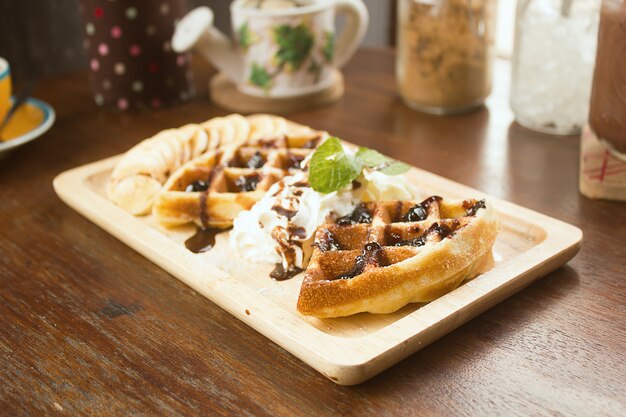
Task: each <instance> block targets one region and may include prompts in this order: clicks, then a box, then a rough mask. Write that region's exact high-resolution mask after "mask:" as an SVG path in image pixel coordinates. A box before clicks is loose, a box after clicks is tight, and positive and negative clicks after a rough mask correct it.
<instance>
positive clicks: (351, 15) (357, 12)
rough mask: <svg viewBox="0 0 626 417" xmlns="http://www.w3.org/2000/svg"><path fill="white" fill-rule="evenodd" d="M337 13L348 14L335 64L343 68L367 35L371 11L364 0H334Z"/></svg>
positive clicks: (338, 41) (340, 37) (336, 51)
mask: <svg viewBox="0 0 626 417" xmlns="http://www.w3.org/2000/svg"><path fill="white" fill-rule="evenodd" d="M334 5H335V11H336V14H337V15H342V14H343V15H346V17H347V21H346V27H345V28H344V29H343V31H342V32H341V34H340V35H339V38H338V39H337V46H336V48H335V59H334V62H333V64H334V65H335V66H336V67H337V68H341V67H343V66H344V65H346V63H347V62H348V61H349V60H350V58H352V55H354V53H355V52H356V49H357V48H358V46H359V44H360V43H361V41H362V40H363V36H365V30H366V29H367V25H368V24H369V13H368V11H367V7H365V4H363V1H362V0H334Z"/></svg>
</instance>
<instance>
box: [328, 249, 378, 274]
mask: <svg viewBox="0 0 626 417" xmlns="http://www.w3.org/2000/svg"><path fill="white" fill-rule="evenodd" d="M367 265H374V266H387V265H388V262H387V260H386V259H385V258H384V253H383V248H382V247H381V246H380V245H379V244H378V243H376V242H370V243H368V244H366V245H365V246H364V247H363V250H362V251H361V254H360V255H358V256H357V257H356V260H355V263H354V266H353V267H352V269H351V270H349V271H348V272H346V273H344V274H341V275H339V276H337V277H336V278H335V279H351V278H354V277H356V276H357V275H361V274H362V273H363V271H364V270H365V267H366V266H367Z"/></svg>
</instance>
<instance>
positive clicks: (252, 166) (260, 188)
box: [153, 130, 322, 228]
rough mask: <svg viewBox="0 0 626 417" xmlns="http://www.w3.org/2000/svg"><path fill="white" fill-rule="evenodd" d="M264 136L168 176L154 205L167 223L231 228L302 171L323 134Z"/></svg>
mask: <svg viewBox="0 0 626 417" xmlns="http://www.w3.org/2000/svg"><path fill="white" fill-rule="evenodd" d="M305 133H307V134H305V135H298V136H285V135H283V136H279V137H273V138H272V137H265V136H264V135H263V136H259V137H257V138H256V139H252V140H250V141H249V142H248V143H246V144H244V145H242V146H238V147H230V148H225V149H220V150H217V151H213V152H209V153H207V154H205V155H203V156H201V157H199V158H196V159H194V160H192V161H190V162H188V163H187V164H185V165H183V166H182V167H181V168H180V169H178V170H177V171H176V172H174V174H172V176H171V177H170V178H169V179H168V180H167V182H166V183H165V185H164V187H163V191H162V192H161V193H160V194H159V196H158V197H157V199H156V202H155V204H154V207H153V214H154V216H155V218H156V219H157V220H158V221H159V222H160V223H161V224H163V225H166V226H175V225H180V224H185V223H189V222H194V223H196V224H197V225H199V226H201V227H205V228H206V227H215V228H226V227H229V226H232V223H233V219H234V218H235V217H237V215H238V214H239V213H240V212H241V211H242V210H249V209H250V208H251V207H252V206H253V205H254V203H256V202H257V201H259V200H260V199H261V198H262V197H263V195H264V194H265V192H267V190H268V189H269V188H270V186H271V185H272V184H274V183H275V182H277V181H279V180H280V179H281V178H283V177H285V176H287V175H290V174H294V173H296V172H297V171H299V170H301V169H302V167H301V164H302V161H303V160H304V159H305V158H306V157H307V155H309V154H310V153H311V152H312V151H313V150H314V148H315V146H317V144H318V143H319V142H320V141H321V140H322V134H321V133H320V132H315V131H310V130H309V131H306V132H305Z"/></svg>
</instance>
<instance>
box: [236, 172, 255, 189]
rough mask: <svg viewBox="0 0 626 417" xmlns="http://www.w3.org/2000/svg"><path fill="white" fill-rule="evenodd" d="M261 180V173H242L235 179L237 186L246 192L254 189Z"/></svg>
mask: <svg viewBox="0 0 626 417" xmlns="http://www.w3.org/2000/svg"><path fill="white" fill-rule="evenodd" d="M259 181H261V175H259V174H251V175H242V176H240V177H238V178H237V179H236V180H235V187H237V188H239V190H241V191H244V192H248V191H254V190H256V186H257V185H258V184H259Z"/></svg>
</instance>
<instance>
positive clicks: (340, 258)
mask: <svg viewBox="0 0 626 417" xmlns="http://www.w3.org/2000/svg"><path fill="white" fill-rule="evenodd" d="M497 232H498V222H497V220H496V219H495V215H494V213H493V209H492V208H491V206H490V205H489V204H487V203H486V202H485V201H484V200H465V201H462V202H447V201H444V200H443V199H442V198H441V197H437V196H433V197H430V198H428V199H426V200H424V201H422V202H421V203H417V202H409V201H386V202H372V203H363V204H361V205H359V206H357V208H356V209H355V210H354V212H353V213H352V214H351V215H348V216H346V217H342V218H338V219H329V221H328V222H327V223H326V224H324V225H322V226H320V227H319V228H318V230H317V232H316V236H315V244H314V249H313V255H312V258H311V261H310V263H309V265H308V267H307V270H306V273H305V276H304V281H303V283H302V287H301V290H300V296H299V299H298V311H300V312H301V313H303V314H305V315H310V316H315V317H320V318H325V317H340V316H348V315H351V314H355V313H359V312H371V313H390V312H393V311H396V310H398V309H399V308H401V307H403V306H404V305H406V304H408V303H412V302H427V301H431V300H434V299H435V298H438V297H440V296H441V295H443V294H446V293H448V292H449V291H452V290H453V289H455V288H456V287H458V286H459V285H460V284H461V283H462V282H463V281H465V280H467V279H471V278H473V277H475V276H476V275H477V274H479V273H481V272H483V271H484V269H485V268H486V267H487V266H488V265H489V263H490V262H491V260H492V257H491V248H492V246H493V243H494V241H495V238H496V234H497Z"/></svg>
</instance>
